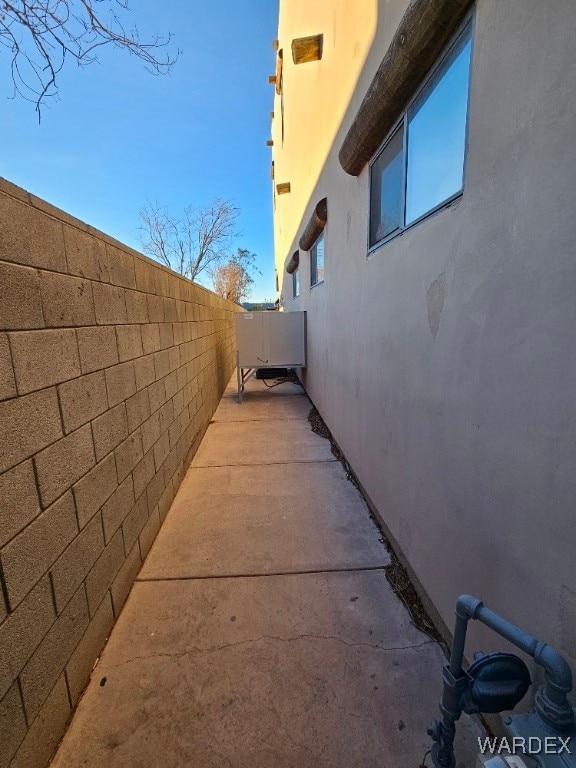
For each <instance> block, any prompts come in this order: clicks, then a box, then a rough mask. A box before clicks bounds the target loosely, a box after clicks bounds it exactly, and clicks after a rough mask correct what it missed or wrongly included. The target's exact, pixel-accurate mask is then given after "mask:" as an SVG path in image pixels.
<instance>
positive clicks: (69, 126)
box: [0, 0, 278, 301]
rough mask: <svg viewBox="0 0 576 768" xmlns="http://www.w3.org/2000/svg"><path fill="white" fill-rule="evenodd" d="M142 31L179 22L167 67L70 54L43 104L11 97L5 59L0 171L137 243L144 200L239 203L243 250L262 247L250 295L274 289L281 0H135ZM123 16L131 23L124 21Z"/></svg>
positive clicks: (264, 295)
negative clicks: (152, 68)
mask: <svg viewBox="0 0 576 768" xmlns="http://www.w3.org/2000/svg"><path fill="white" fill-rule="evenodd" d="M130 7H131V9H132V11H131V13H130V22H132V23H135V24H136V25H137V26H138V30H139V32H140V36H141V38H142V39H145V38H150V37H152V36H154V35H155V34H164V33H167V32H172V33H173V35H174V39H173V47H172V50H173V51H174V52H175V51H176V49H177V48H179V49H180V50H181V55H180V58H179V60H178V62H177V63H176V65H175V66H174V68H173V70H172V72H171V74H170V75H168V76H161V77H158V76H154V75H151V74H149V73H148V72H147V71H146V69H145V68H144V65H143V64H142V63H141V62H140V61H139V60H137V59H136V58H134V57H131V56H129V55H128V54H127V53H125V52H123V51H118V50H114V49H112V48H109V49H108V48H105V49H102V50H101V52H100V54H99V60H100V61H99V63H95V64H92V65H90V66H88V67H86V68H79V67H77V66H76V64H75V62H73V61H72V60H70V61H69V62H68V63H67V65H66V66H65V68H64V70H63V71H62V73H61V75H60V77H59V86H60V89H59V95H58V97H57V98H56V99H50V100H49V101H48V103H47V104H46V106H45V107H44V108H43V110H42V121H41V123H40V125H39V124H38V119H37V115H36V113H35V111H34V105H33V104H30V103H28V102H25V101H23V100H22V99H18V98H17V99H11V98H9V97H10V96H11V95H12V91H11V87H10V81H9V72H8V59H7V57H6V56H5V55H4V54H3V55H2V58H0V66H1V67H2V69H1V70H0V72H1V76H0V99H1V100H2V107H1V109H0V146H1V147H2V151H1V152H0V175H1V176H4V177H5V178H7V179H8V180H10V181H12V182H14V183H15V184H18V185H19V186H21V187H24V188H25V189H27V190H28V191H30V192H33V193H34V194H36V195H38V196H39V197H42V198H44V199H46V200H48V201H49V202H50V203H52V204H54V205H56V206H58V207H59V208H62V209H63V210H65V211H67V212H69V213H71V214H72V215H74V216H77V217H78V218H80V219H82V220H84V221H86V222H88V223H89V224H92V225H93V226H95V227H97V228H98V229H101V230H103V231H104V232H106V233H108V234H110V235H112V236H113V237H116V238H117V239H118V240H121V241H122V242H124V243H126V244H127V245H130V246H132V247H134V248H137V249H138V250H141V246H140V244H139V241H138V223H139V219H138V212H139V210H140V208H141V207H142V205H143V204H144V203H145V202H146V200H147V199H149V200H157V201H158V202H159V203H160V204H162V205H164V206H166V208H167V210H169V211H171V212H173V213H178V212H179V211H180V210H182V208H183V207H184V206H185V205H193V206H202V205H207V204H208V203H210V202H211V201H212V200H213V199H214V198H216V197H220V198H226V199H233V200H234V201H235V202H236V204H237V206H238V207H239V208H240V210H241V217H240V221H239V230H240V235H239V237H238V240H237V242H236V243H235V246H241V247H244V248H248V249H249V250H250V251H253V252H254V253H256V254H257V255H258V257H259V258H258V266H259V268H260V270H261V271H262V272H263V275H261V276H260V275H257V276H255V277H256V283H255V286H254V290H253V293H252V296H251V299H252V300H253V301H263V300H264V299H273V298H274V297H275V286H274V264H273V235H272V201H271V186H270V184H271V182H270V160H271V157H270V149H269V147H267V146H266V140H267V139H268V138H270V111H271V110H272V108H273V91H272V88H273V86H271V85H269V84H268V75H269V74H272V73H273V72H274V69H275V59H274V57H275V54H274V51H273V50H272V45H271V43H272V40H273V39H274V38H275V37H276V34H277V18H278V9H277V2H275V0H248V2H245V3H238V2H236V0H210V2H190V1H189V0H188V1H186V2H185V0H163V2H161V3H159V2H158V0H132V2H131V3H130ZM127 26H130V24H128V25H127Z"/></svg>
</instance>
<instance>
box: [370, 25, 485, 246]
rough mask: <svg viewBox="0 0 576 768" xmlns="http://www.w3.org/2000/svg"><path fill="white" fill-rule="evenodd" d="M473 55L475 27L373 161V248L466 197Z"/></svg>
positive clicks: (438, 69) (450, 54) (467, 30)
mask: <svg viewBox="0 0 576 768" xmlns="http://www.w3.org/2000/svg"><path fill="white" fill-rule="evenodd" d="M471 49H472V25H471V23H470V22H469V23H468V24H467V26H466V27H465V29H464V30H463V31H462V33H461V34H460V36H459V37H458V38H457V40H456V41H455V42H454V43H453V45H452V47H451V48H450V49H449V51H448V53H447V54H446V56H445V57H444V58H443V59H442V60H441V62H440V63H439V65H438V66H437V67H436V70H435V71H434V72H433V74H432V76H431V77H430V78H429V80H428V81H427V82H426V84H425V85H424V87H423V88H422V89H421V90H420V92H419V93H418V94H417V96H416V98H415V99H414V100H413V101H412V103H411V104H410V105H409V107H408V109H407V110H406V111H405V112H404V114H403V115H402V117H401V119H400V122H399V124H398V125H397V126H396V128H395V129H394V131H393V132H392V133H391V134H390V136H389V137H388V138H387V139H386V141H385V143H384V146H383V147H382V149H381V150H380V151H379V153H378V155H377V156H376V158H375V159H374V160H373V162H372V164H371V166H370V227H369V230H370V232H369V245H370V247H371V248H372V247H374V246H377V245H379V244H380V243H381V242H382V241H383V240H386V239H387V238H389V237H391V236H392V235H394V234H396V233H397V232H399V231H402V230H403V229H405V228H406V227H408V226H410V225H411V224H413V223H414V222H415V221H418V220H419V219H421V218H422V217H423V216H425V215H426V214H428V213H430V212H432V211H434V210H436V209H438V208H439V207H441V206H442V205H446V204H448V203H449V202H451V201H452V200H453V199H454V198H455V197H456V196H457V195H459V194H461V192H462V189H463V186H464V156H465V149H466V126H467V116H468V90H469V80H470V58H471Z"/></svg>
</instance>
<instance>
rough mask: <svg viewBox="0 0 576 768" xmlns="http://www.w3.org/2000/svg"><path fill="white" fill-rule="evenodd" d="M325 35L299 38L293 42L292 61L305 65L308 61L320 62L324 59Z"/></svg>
mask: <svg viewBox="0 0 576 768" xmlns="http://www.w3.org/2000/svg"><path fill="white" fill-rule="evenodd" d="M323 40H324V35H310V36H309V37H297V38H295V39H294V40H292V61H293V62H294V64H305V63H306V62H307V61H319V60H320V59H321V58H322V44H323Z"/></svg>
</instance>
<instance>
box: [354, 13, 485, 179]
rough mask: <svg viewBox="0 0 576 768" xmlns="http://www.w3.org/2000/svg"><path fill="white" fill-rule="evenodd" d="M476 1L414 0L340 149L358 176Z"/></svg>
mask: <svg viewBox="0 0 576 768" xmlns="http://www.w3.org/2000/svg"><path fill="white" fill-rule="evenodd" d="M473 2H474V0H412V2H411V3H410V5H409V6H408V8H407V10H406V12H405V13H404V16H403V17H402V20H401V21H400V25H399V26H398V29H397V30H396V32H395V34H394V37H393V38H392V42H391V43H390V47H389V48H388V50H387V51H386V55H385V56H384V58H383V59H382V63H381V64H380V66H379V67H378V71H377V72H376V74H375V75H374V78H373V80H372V82H371V84H370V86H369V87H368V91H367V92H366V96H365V97H364V101H363V102H362V104H361V105H360V109H359V110H358V112H357V114H356V117H355V118H354V122H353V123H352V125H351V126H350V130H349V131H348V133H347V134H346V138H345V139H344V142H343V144H342V147H341V148H340V153H339V159H340V165H341V166H342V168H344V170H345V171H346V173H349V174H350V175H351V176H358V175H359V174H360V172H361V171H362V169H363V168H364V166H365V165H366V163H367V162H368V161H369V160H370V159H371V158H372V157H373V155H374V153H375V152H376V150H377V149H378V147H379V146H380V144H381V143H382V141H383V139H384V138H385V136H386V134H387V133H388V132H389V131H390V129H391V128H392V126H393V125H394V123H395V122H396V120H397V119H398V117H399V116H400V115H401V113H402V110H403V109H405V108H406V105H407V104H408V102H409V101H410V99H411V98H412V96H413V95H414V93H415V91H416V89H417V88H418V86H419V85H420V83H421V82H422V81H423V79H424V78H425V76H426V75H427V74H428V72H429V71H430V69H431V68H432V67H433V65H434V64H435V63H436V61H437V59H438V57H439V56H440V54H441V52H442V49H443V48H444V46H445V45H446V44H447V43H448V41H449V40H450V38H451V37H452V35H453V34H454V33H455V32H456V30H457V29H458V26H459V25H460V24H461V23H462V20H463V19H464V16H465V15H466V12H467V11H468V10H469V8H470V6H471V5H472V4H473Z"/></svg>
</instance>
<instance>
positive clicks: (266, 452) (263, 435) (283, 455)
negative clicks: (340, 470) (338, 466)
mask: <svg viewBox="0 0 576 768" xmlns="http://www.w3.org/2000/svg"><path fill="white" fill-rule="evenodd" d="M239 407H242V406H239ZM334 460H335V459H334V456H333V455H332V452H331V451H330V444H329V442H328V441H327V440H324V439H323V438H321V437H319V436H318V435H315V434H314V433H313V432H312V431H311V429H310V426H309V425H308V424H307V423H306V422H304V421H302V420H298V419H292V420H290V419H284V418H282V417H281V416H279V417H278V418H277V419H266V420H264V421H247V422H240V421H235V422H214V423H212V424H210V426H209V427H208V429H207V431H206V434H205V436H204V439H203V440H202V443H201V444H200V447H199V449H198V452H197V453H196V456H195V457H194V460H193V461H192V467H225V466H231V465H232V466H233V465H246V464H287V463H293V462H303V461H334Z"/></svg>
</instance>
